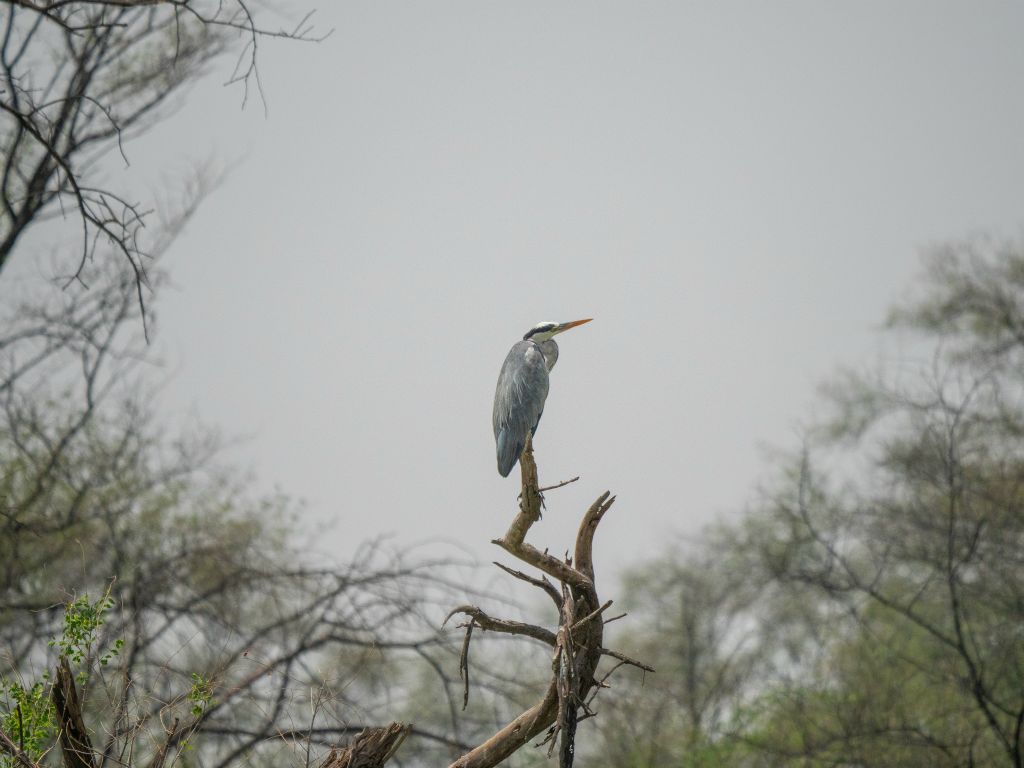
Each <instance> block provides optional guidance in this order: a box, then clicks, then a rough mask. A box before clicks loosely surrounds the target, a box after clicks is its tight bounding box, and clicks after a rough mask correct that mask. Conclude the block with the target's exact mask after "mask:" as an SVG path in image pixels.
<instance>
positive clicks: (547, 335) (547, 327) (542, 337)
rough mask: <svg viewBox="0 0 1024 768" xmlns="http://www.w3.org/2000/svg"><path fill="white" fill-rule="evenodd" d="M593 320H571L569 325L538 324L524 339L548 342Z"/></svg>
mask: <svg viewBox="0 0 1024 768" xmlns="http://www.w3.org/2000/svg"><path fill="white" fill-rule="evenodd" d="M593 319H594V318H592V317H588V318H586V319H584V320H571V321H570V322H568V323H552V322H548V321H546V322H543V323H537V324H536V325H535V326H533V328H531V329H530V330H529V331H527V332H526V335H525V336H523V339H524V340H526V339H529V340H530V341H536V342H537V343H540V342H542V341H547V340H548V339H551V338H554V337H555V336H557V335H558V334H560V333H562V331H568V330H569V329H570V328H575V327H576V326H577V325H583V324H584V323H589V322H590V321H591V320H593Z"/></svg>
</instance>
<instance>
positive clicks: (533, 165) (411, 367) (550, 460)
mask: <svg viewBox="0 0 1024 768" xmlns="http://www.w3.org/2000/svg"><path fill="white" fill-rule="evenodd" d="M287 7H288V8H292V7H294V12H295V14H299V13H300V12H301V11H302V10H303V9H305V8H308V7H309V5H308V4H307V3H306V2H304V0H295V2H290V3H288V4H287ZM315 19H316V20H317V23H318V24H319V26H320V27H321V28H323V29H329V28H332V27H333V28H334V29H335V32H334V34H333V35H332V36H331V37H330V38H329V39H328V40H327V41H325V42H324V43H322V44H320V45H317V46H308V45H298V44H278V43H270V42H268V43H267V44H265V45H264V46H263V47H262V49H261V50H262V55H263V57H262V60H261V71H262V77H263V82H264V87H265V90H266V93H267V99H268V103H269V117H268V118H266V119H265V118H264V116H263V113H262V110H261V108H260V106H259V104H258V103H255V104H253V103H251V104H250V106H249V108H248V109H247V110H246V111H244V112H243V111H240V109H239V94H238V93H237V92H235V91H232V90H225V89H223V88H222V87H221V83H222V82H223V81H224V80H225V79H226V76H227V74H228V70H229V69H230V63H229V62H225V63H224V64H223V65H222V67H221V68H220V69H215V70H214V71H213V73H212V75H211V77H210V78H209V79H208V80H207V81H206V82H204V83H203V84H202V85H201V86H199V87H198V88H197V89H196V90H195V91H193V92H192V94H191V95H190V97H189V99H188V101H187V103H186V104H185V106H184V107H183V109H182V110H181V111H180V113H178V114H177V115H176V116H175V117H174V118H173V119H172V120H170V121H168V122H167V123H166V124H165V125H163V126H162V127H161V128H160V129H159V130H157V131H154V132H153V133H152V134H150V135H149V136H147V137H145V138H144V139H142V140H140V141H138V142H136V144H135V145H134V146H132V147H130V148H129V150H130V153H131V157H132V159H133V167H134V168H136V169H138V168H139V167H140V166H141V167H149V168H160V169H161V173H162V174H163V177H164V178H167V179H168V180H169V181H168V183H171V182H172V181H173V179H174V174H175V172H177V171H179V170H180V171H184V170H185V168H186V166H187V165H188V163H189V162H190V160H204V159H207V158H210V157H213V158H214V162H228V161H232V160H234V159H237V158H240V157H244V160H243V162H242V163H241V165H240V166H239V167H238V168H237V170H235V171H234V172H233V173H232V174H231V176H230V177H229V178H228V180H227V181H226V183H225V184H224V185H223V187H222V188H221V189H220V190H219V191H218V192H217V193H216V195H215V196H214V197H213V198H211V199H210V200H209V202H208V203H207V204H206V205H204V207H203V208H202V210H201V212H200V214H199V215H198V217H197V218H196V220H195V221H194V222H193V224H192V225H191V226H190V227H189V229H188V231H187V234H186V235H185V236H184V237H183V238H182V239H181V240H180V241H179V243H178V244H177V246H176V248H175V249H174V251H173V252H172V253H171V254H170V257H169V260H168V262H167V267H168V268H169V270H170V273H171V276H172V278H173V281H174V283H175V288H174V290H173V291H171V292H168V293H167V294H166V295H164V296H163V297H162V298H161V300H160V329H161V331H160V333H161V337H160V338H161V342H160V343H161V345H162V349H163V350H164V352H165V356H166V357H167V359H168V360H169V361H171V368H172V369H173V370H174V371H175V374H174V377H173V379H172V381H171V383H170V384H169V385H168V387H167V389H166V390H165V392H164V394H163V402H164V404H165V405H166V406H167V407H168V409H169V410H170V412H171V413H172V414H186V413H189V412H191V411H196V412H198V413H199V414H200V416H201V417H202V418H203V419H204V420H205V421H208V422H211V423H214V424H217V425H219V426H220V427H221V428H222V429H223V430H224V432H225V433H226V434H228V435H242V436H245V437H246V438H247V439H246V440H245V441H244V442H243V443H242V444H241V445H239V446H238V447H237V448H235V449H233V451H232V454H231V455H232V456H233V457H234V458H236V459H237V460H238V461H240V462H242V463H246V464H250V465H251V466H252V467H253V468H254V470H255V472H256V474H257V476H258V480H259V483H260V484H261V485H262V486H263V487H273V486H274V485H279V486H280V487H281V488H282V489H283V490H285V491H287V492H289V493H291V494H294V495H297V496H301V497H304V498H305V499H307V500H308V510H307V514H308V516H309V520H310V521H319V522H317V523H316V525H319V524H320V523H322V522H323V521H334V525H333V528H330V529H329V530H328V532H327V533H325V534H324V535H323V537H322V538H321V542H322V544H323V545H324V546H325V547H327V548H331V549H333V550H335V551H336V552H338V553H340V554H342V555H345V554H347V553H349V552H351V551H352V549H353V547H354V546H355V544H356V543H357V542H358V541H359V540H361V539H364V538H366V537H369V536H373V535H375V534H377V533H382V532H396V533H397V535H398V540H399V541H400V542H413V541H417V540H420V539H424V538H430V537H444V538H447V539H451V540H453V541H458V542H460V543H462V544H463V545H464V546H465V547H467V548H468V549H470V551H472V552H473V553H475V554H476V555H478V556H479V557H481V558H489V557H492V556H493V555H494V554H495V552H492V551H491V550H492V549H493V547H491V546H490V545H489V544H488V543H487V542H488V541H489V540H490V539H491V538H493V537H495V536H497V535H499V534H501V533H502V532H503V531H504V529H505V527H506V526H507V524H508V522H509V521H510V519H511V512H512V510H513V508H514V504H515V499H516V494H517V491H518V489H517V485H516V483H517V481H516V479H515V477H516V475H515V474H514V475H513V476H512V477H510V478H509V479H502V478H500V477H499V476H498V474H497V472H496V470H495V459H494V445H493V437H492V434H491V426H490V410H491V400H492V397H493V392H494V385H495V381H496V378H497V374H498V369H499V367H500V366H501V363H502V360H503V359H504V356H505V354H506V352H507V351H508V348H509V347H510V346H511V345H512V344H513V343H514V342H515V341H516V340H517V339H519V338H520V337H521V336H522V334H523V333H524V332H525V331H526V330H527V329H528V328H529V327H530V326H532V325H533V324H534V323H536V322H537V321H539V320H548V319H550V320H569V319H575V318H578V317H594V318H595V320H594V322H593V323H591V324H589V325H587V326H584V327H582V328H580V329H578V330H575V331H572V332H571V333H568V334H566V335H565V336H563V337H560V338H561V340H562V344H561V348H562V356H561V359H560V362H559V364H558V367H557V368H556V369H555V371H554V373H553V377H552V389H551V395H550V397H549V399H548V404H547V409H546V411H545V414H544V419H543V422H542V424H541V428H540V431H539V434H538V440H537V451H538V459H539V463H540V468H541V476H542V480H543V481H548V482H555V481H558V480H561V479H564V478H567V477H570V476H572V475H581V476H582V479H581V480H580V481H579V483H577V484H576V485H574V486H571V487H569V488H566V489H563V490H560V491H558V492H556V493H555V494H552V496H551V498H550V500H549V501H550V503H549V509H548V512H547V514H546V516H545V519H544V522H543V524H542V526H540V527H538V528H537V529H535V531H534V534H533V536H534V538H535V540H536V543H537V544H539V545H540V546H551V547H552V549H555V550H561V549H563V548H564V547H565V546H567V544H568V543H569V541H570V540H571V538H570V537H571V535H572V533H573V531H574V530H575V527H576V525H577V523H578V521H579V517H580V514H581V512H582V510H583V509H584V508H585V507H586V506H587V504H589V502H590V501H591V500H592V499H593V498H594V497H595V496H596V495H597V494H598V493H599V492H601V491H603V490H604V489H606V488H607V489H611V490H613V491H614V492H615V493H617V494H618V496H619V502H618V504H617V506H616V508H615V512H614V516H613V517H609V519H608V520H607V521H606V523H605V527H604V530H603V532H602V534H600V535H599V539H600V541H599V552H598V556H599V557H601V558H603V559H604V560H603V561H604V562H605V563H608V564H611V563H614V564H615V565H616V566H618V565H621V564H622V563H624V562H626V561H627V560H630V559H634V558H637V557H640V556H643V555H644V553H647V552H649V551H651V550H652V549H660V547H661V546H662V545H663V543H664V542H665V540H666V537H667V536H668V535H669V534H671V533H673V532H677V531H678V532H695V531H696V530H698V528H699V527H700V526H701V525H703V524H704V523H706V522H709V521H711V520H713V519H715V518H716V516H720V515H722V514H726V513H728V512H730V511H735V510H738V509H740V508H741V507H742V506H743V505H744V503H746V502H747V501H748V500H749V499H751V498H752V497H753V494H754V489H755V485H756V482H757V481H758V479H759V478H763V477H764V476H765V474H766V471H767V470H766V467H767V465H766V463H765V461H764V458H763V455H762V448H761V446H763V445H764V444H765V443H770V444H775V445H781V446H790V447H792V446H793V445H795V444H796V440H797V425H798V424H799V422H800V421H801V420H803V419H805V418H806V417H807V416H808V415H809V414H810V412H811V406H812V404H813V402H814V391H815V387H816V385H817V383H818V382H820V381H821V380H822V379H823V378H824V377H825V376H827V375H828V374H829V373H830V372H832V371H833V369H834V367H835V366H836V365H838V364H851V365H860V364H870V363H871V362H872V360H874V359H875V358H876V357H877V356H878V355H880V354H890V353H891V351H892V350H890V349H888V348H885V349H883V348H881V347H880V345H879V343H878V342H877V340H876V329H877V327H878V325H879V323H880V321H881V319H882V317H883V315H884V311H885V308H886V307H887V306H888V305H889V304H890V303H891V301H892V300H894V299H896V298H898V297H899V296H900V295H901V293H902V292H903V291H904V290H905V289H906V288H907V286H908V281H909V280H910V278H911V276H912V275H913V274H914V272H915V271H916V269H917V266H918V254H919V252H920V250H921V249H922V248H923V247H926V246H927V245H929V244H930V243H936V242H940V241H942V240H945V239H948V238H958V237H962V236H965V235H969V234H971V233H974V232H979V231H987V232H993V233H996V234H999V235H1013V236H1015V235H1018V234H1019V233H1020V231H1021V228H1020V227H1021V222H1022V205H1021V204H1022V203H1024V142H1022V139H1021V137H1022V136H1024V97H1022V88H1021V83H1022V82H1024V77H1022V76H1024V45H1022V44H1021V41H1022V40H1024V4H1021V3H1019V2H1003V3H997V2H973V3H965V2H964V3H939V2H933V1H932V0H929V1H928V2H899V3H893V2H846V3H838V2H830V3H823V2H817V1H815V2H746V3H727V2H718V1H717V0H716V1H715V2H710V1H709V2H703V3H685V2H665V3H645V2H619V3H600V2H587V3H583V2H579V3H552V2H516V3H494V2H478V1H477V0H473V1H472V2H457V3H456V2H445V3H412V2H405V3H400V2H377V1H374V2H359V3H351V2H338V3H329V4H326V7H322V8H321V9H320V10H319V11H318V13H317V16H316V17H315Z"/></svg>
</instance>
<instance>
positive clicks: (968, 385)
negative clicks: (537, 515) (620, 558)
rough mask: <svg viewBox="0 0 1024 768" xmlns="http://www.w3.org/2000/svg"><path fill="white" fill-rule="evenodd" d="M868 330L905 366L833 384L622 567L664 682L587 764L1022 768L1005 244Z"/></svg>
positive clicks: (1018, 547) (1018, 356) (1018, 525)
mask: <svg viewBox="0 0 1024 768" xmlns="http://www.w3.org/2000/svg"><path fill="white" fill-rule="evenodd" d="M890 327H891V329H892V330H894V331H900V332H902V333H904V334H910V336H911V338H912V339H913V340H914V341H915V345H914V346H913V349H914V351H915V354H917V355H920V357H919V358H918V359H916V360H915V359H912V358H904V359H901V360H899V361H898V362H897V363H896V364H892V365H890V366H888V367H886V368H883V369H881V370H874V371H870V372H868V373H867V374H860V373H854V372H843V373H841V374H840V375H839V376H837V377H836V379H835V380H834V381H832V382H831V383H830V384H829V386H828V387H827V388H826V396H827V402H828V403H829V405H830V417H829V418H827V419H825V420H824V421H822V422H820V423H818V424H816V425H815V426H814V427H813V428H812V429H810V430H809V431H808V434H807V439H806V443H805V445H804V447H803V449H802V450H801V451H800V452H799V453H798V454H797V455H796V456H794V457H792V458H790V459H784V460H783V461H782V464H781V468H780V471H779V473H778V476H777V478H776V479H775V481H774V482H773V483H772V484H771V485H770V487H769V488H768V489H767V490H766V491H765V492H764V494H763V498H762V500H761V501H760V502H758V503H757V504H755V505H753V508H752V509H751V511H750V512H748V513H747V514H745V515H743V516H741V517H739V518H737V520H735V521H734V522H731V523H728V524H725V525H723V526H721V527H720V528H718V529H716V530H714V531H712V532H710V533H709V534H707V535H706V536H705V537H703V538H702V539H701V540H700V541H699V542H698V543H697V544H695V545H694V546H693V547H677V548H675V549H673V550H672V551H671V552H670V553H669V554H668V555H666V556H665V557H664V558H663V559H661V560H660V561H657V562H655V563H652V564H651V565H650V567H645V568H642V569H638V570H637V571H635V572H634V573H633V575H632V577H631V589H630V591H629V602H628V603H627V607H628V608H630V609H631V610H632V611H633V612H634V613H640V614H641V615H642V616H643V617H644V618H643V620H642V621H638V622H636V624H634V626H635V627H636V628H637V629H636V631H637V633H638V635H639V636H638V638H637V640H636V642H637V643H639V644H641V645H642V646H643V647H644V649H645V653H648V654H650V658H651V659H652V660H654V661H655V664H656V666H657V667H658V669H659V671H668V673H667V674H659V675H658V676H657V677H656V678H654V679H651V680H647V681H645V682H644V685H645V688H646V689H647V690H627V691H626V692H624V695H622V697H621V698H619V699H616V700H615V701H614V702H613V703H612V705H610V706H612V707H613V711H614V712H615V713H616V725H617V726H618V727H617V728H611V729H608V730H606V731H605V732H604V733H603V737H604V739H605V740H606V742H607V747H606V749H605V751H604V755H605V760H606V764H608V765H638V766H639V765H654V764H667V763H672V764H681V765H716V764H727V765H752V766H759V765H800V766H804V765H806V766H811V765H835V764H852V765H858V766H982V765H985V766H997V765H1005V766H1010V767H1013V768H1019V766H1021V765H1022V762H1021V761H1022V748H1024V745H1022V732H1024V643H1022V642H1021V638H1022V637H1024V567H1022V566H1024V560H1022V555H1021V552H1022V551H1024V549H1022V547H1024V506H1022V505H1024V461H1022V459H1024V456H1022V449H1021V446H1022V444H1024V443H1022V442H1021V437H1022V435H1024V429H1022V428H1024V373H1022V372H1024V365H1022V362H1024V358H1022V355H1024V246H1022V245H1021V244H1019V243H1011V244H997V243H992V242H990V241H984V240H981V241H972V242H967V243H957V244H953V245H949V246H946V247H943V248H939V249H937V250H935V251H934V252H932V253H931V254H930V255H929V257H928V259H927V260H926V262H925V272H924V275H923V276H922V279H921V281H920V283H919V284H918V285H917V286H916V289H915V291H914V292H913V293H912V294H911V295H910V296H909V297H908V298H907V299H906V300H905V301H904V302H903V303H902V304H901V306H900V307H898V308H897V309H895V310H893V312H892V314H891V316H890ZM669 670H670V671H669ZM630 687H632V686H630ZM645 694H649V695H646V696H645ZM620 708H621V712H620V711H619V710H620ZM636 712H642V713H643V716H642V717H639V718H633V717H632V716H633V714H634V713H636ZM631 724H633V725H634V728H633V730H632V731H630V730H629V726H630V725H631ZM625 733H629V734H630V736H629V737H624V736H622V735H621V734H625Z"/></svg>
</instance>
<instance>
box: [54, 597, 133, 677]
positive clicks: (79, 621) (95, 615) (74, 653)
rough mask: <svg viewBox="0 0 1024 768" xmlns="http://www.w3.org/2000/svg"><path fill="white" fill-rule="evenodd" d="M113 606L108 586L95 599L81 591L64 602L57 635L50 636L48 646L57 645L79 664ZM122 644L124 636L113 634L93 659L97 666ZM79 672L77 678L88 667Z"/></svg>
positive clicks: (113, 654) (83, 674) (114, 653)
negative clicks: (118, 636) (61, 629)
mask: <svg viewBox="0 0 1024 768" xmlns="http://www.w3.org/2000/svg"><path fill="white" fill-rule="evenodd" d="M113 607H114V598H113V597H112V596H111V594H110V590H109V589H108V590H107V591H106V593H104V595H103V597H101V598H99V599H98V600H96V601H95V602H90V601H89V595H88V594H85V595H82V596H81V597H78V598H76V599H75V600H73V601H72V602H70V603H68V604H67V605H66V606H65V608H64V629H63V632H62V633H61V636H60V637H55V638H53V639H51V640H50V647H51V648H57V650H58V653H59V654H60V655H61V656H63V657H64V658H66V659H67V660H68V661H69V662H71V663H72V664H82V662H84V661H86V660H88V659H89V658H90V657H91V654H92V652H93V646H94V645H95V644H96V640H97V633H98V632H99V630H100V628H101V627H102V626H103V625H104V624H105V623H106V618H105V614H106V613H107V612H108V611H109V610H110V609H111V608H113ZM123 647H124V639H123V638H117V639H116V640H114V642H113V644H112V645H111V646H110V648H108V649H107V650H106V651H104V652H103V653H102V654H100V656H99V658H98V659H97V661H98V662H99V663H100V665H101V666H104V667H105V666H107V665H108V664H109V663H110V661H111V659H113V658H114V657H115V656H117V655H118V653H120V651H121V649H122V648H123ZM79 674H80V676H81V678H80V679H84V677H85V675H87V674H88V670H85V669H83V670H82V671H81V672H80V673H79Z"/></svg>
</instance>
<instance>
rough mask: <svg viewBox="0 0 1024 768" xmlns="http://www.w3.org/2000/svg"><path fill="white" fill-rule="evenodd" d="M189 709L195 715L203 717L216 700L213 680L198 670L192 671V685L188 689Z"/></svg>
mask: <svg viewBox="0 0 1024 768" xmlns="http://www.w3.org/2000/svg"><path fill="white" fill-rule="evenodd" d="M188 701H189V704H190V705H191V707H190V709H189V711H190V712H191V713H192V715H193V716H194V717H202V715H203V713H204V712H206V710H207V709H209V708H210V707H211V706H212V705H213V704H214V703H215V702H214V699H213V681H212V680H210V678H208V677H204V676H203V675H200V674H199V673H198V672H193V673H192V687H191V688H189V691H188Z"/></svg>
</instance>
